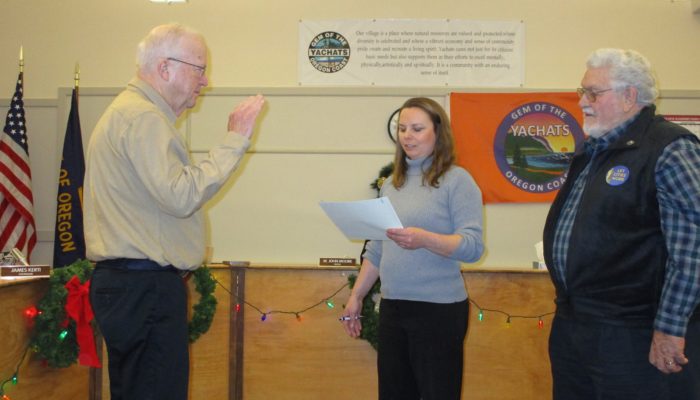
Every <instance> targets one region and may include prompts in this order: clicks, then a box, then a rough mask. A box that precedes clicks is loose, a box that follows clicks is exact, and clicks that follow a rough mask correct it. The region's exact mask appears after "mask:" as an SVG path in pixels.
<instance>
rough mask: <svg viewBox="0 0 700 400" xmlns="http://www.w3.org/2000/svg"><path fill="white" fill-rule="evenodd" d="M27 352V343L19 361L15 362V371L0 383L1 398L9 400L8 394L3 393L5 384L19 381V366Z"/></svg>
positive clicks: (14, 383)
mask: <svg viewBox="0 0 700 400" xmlns="http://www.w3.org/2000/svg"><path fill="white" fill-rule="evenodd" d="M28 352H29V345H27V348H26V349H24V352H23V353H22V357H21V358H20V359H19V362H18V363H17V367H15V372H14V374H12V376H11V377H10V378H8V379H5V380H4V381H2V383H0V396H2V400H11V399H10V397H9V396H8V395H6V394H5V385H7V384H8V383H12V384H13V385H16V384H17V382H19V367H20V366H21V365H22V363H23V362H24V359H25V357H27V353H28Z"/></svg>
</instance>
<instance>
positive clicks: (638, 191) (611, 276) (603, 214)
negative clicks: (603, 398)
mask: <svg viewBox="0 0 700 400" xmlns="http://www.w3.org/2000/svg"><path fill="white" fill-rule="evenodd" d="M654 113H655V107H654V106H649V107H646V108H644V109H643V110H642V111H641V112H640V114H639V116H638V117H637V119H636V120H635V121H633V122H632V123H631V125H630V126H629V127H628V128H627V130H626V131H625V132H623V133H622V135H621V136H620V138H619V139H618V140H617V141H616V142H614V143H612V144H611V145H610V146H609V147H608V148H607V149H606V150H604V151H602V152H600V154H597V155H596V156H595V159H594V160H593V161H592V162H593V164H592V165H591V169H590V171H589V174H588V180H587V182H586V184H585V189H584V193H583V196H582V198H581V203H580V204H579V209H578V212H577V214H576V218H575V221H574V226H573V230H572V233H571V241H570V242H569V243H570V244H569V250H568V254H567V266H566V287H564V285H563V284H562V282H560V281H559V277H558V276H557V274H556V273H555V271H553V268H550V275H551V277H552V281H553V282H554V286H555V288H556V294H557V298H556V300H555V302H556V303H557V313H558V314H561V315H563V316H566V315H569V316H572V317H575V318H577V319H582V320H585V319H589V320H595V321H605V322H609V323H613V324H617V325H630V326H650V325H651V324H652V322H653V320H654V317H655V315H656V310H657V306H658V300H659V298H660V296H661V290H662V287H663V281H664V272H665V267H666V261H667V258H668V252H667V249H666V244H665V242H664V236H663V233H662V232H661V223H660V215H659V204H658V201H657V199H656V183H655V167H656V163H657V160H658V158H659V156H660V155H661V153H662V152H663V150H664V148H665V147H666V146H667V145H668V144H669V143H671V142H672V141H674V140H676V139H677V138H679V137H680V136H687V135H689V136H692V137H694V135H693V134H692V133H690V132H688V131H687V130H685V129H684V128H682V127H680V126H678V125H676V124H674V123H672V122H668V121H666V120H665V119H664V118H663V117H660V116H655V115H654ZM589 159H590V157H589V156H588V155H586V154H585V152H577V154H576V155H575V156H574V158H573V160H572V163H571V165H570V167H569V172H568V177H567V179H566V182H565V183H564V185H563V187H562V188H561V190H560V191H559V193H558V194H557V197H556V199H555V200H554V202H553V203H552V207H551V208H550V211H549V215H548V216H547V221H546V224H545V229H544V245H545V261H546V263H547V265H554V264H553V260H552V243H553V239H554V231H555V228H556V224H557V220H558V218H559V215H560V213H561V208H562V207H563V205H564V202H565V200H566V198H567V196H568V195H569V192H570V191H571V188H572V186H573V183H574V182H575V181H576V178H577V177H578V176H579V174H580V173H581V171H582V170H583V169H584V168H585V166H586V164H587V163H588V161H589ZM614 171H617V174H613V172H614ZM611 175H615V176H611ZM621 182H623V183H621Z"/></svg>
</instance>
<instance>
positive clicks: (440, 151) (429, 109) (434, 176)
mask: <svg viewBox="0 0 700 400" xmlns="http://www.w3.org/2000/svg"><path fill="white" fill-rule="evenodd" d="M406 108H420V109H421V110H423V111H425V113H426V114H428V116H429V117H430V120H431V121H432V122H433V130H434V131H435V148H434V149H433V154H431V156H432V157H433V163H432V164H431V165H430V168H429V169H428V170H427V171H425V172H424V173H423V184H426V183H427V184H429V185H430V186H433V187H438V186H439V184H438V181H439V180H440V177H441V176H442V175H443V174H445V172H447V170H449V169H450V167H451V166H452V165H453V164H454V162H455V150H454V140H453V138H452V127H451V126H450V119H449V117H448V116H447V113H446V112H445V110H444V109H443V108H442V106H440V104H438V103H437V102H436V101H435V100H432V99H429V98H427V97H414V98H411V99H408V100H406V102H405V103H404V104H403V106H401V109H400V111H399V116H400V115H401V111H403V110H404V109H406ZM407 169H408V165H407V164H406V153H405V152H404V151H403V147H401V143H400V141H399V139H398V137H397V140H396V153H395V156H394V172H393V178H392V182H391V183H392V184H393V185H394V187H395V188H396V189H399V188H400V187H401V186H403V185H404V183H406V170H407Z"/></svg>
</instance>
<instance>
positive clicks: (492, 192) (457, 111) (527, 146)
mask: <svg viewBox="0 0 700 400" xmlns="http://www.w3.org/2000/svg"><path fill="white" fill-rule="evenodd" d="M450 114H451V116H450V118H451V120H452V129H453V132H454V137H455V146H456V149H457V163H458V164H459V165H461V166H462V167H464V168H465V169H466V170H467V171H469V173H470V174H471V175H472V176H473V177H474V179H475V180H476V183H477V184H478V185H479V187H480V188H481V192H482V193H483V197H484V203H508V202H530V203H535V202H551V201H552V200H553V199H554V196H556V194H557V191H558V190H559V188H560V187H561V185H562V183H563V182H564V180H565V179H566V171H567V169H568V165H569V162H570V161H571V157H572V156H573V154H574V151H575V150H576V148H577V147H578V146H579V145H581V144H582V143H583V140H584V135H583V130H582V129H581V125H582V122H581V121H582V118H581V112H580V109H579V107H578V95H577V94H576V93H575V92H561V93H452V94H450Z"/></svg>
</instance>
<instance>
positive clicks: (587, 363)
mask: <svg viewBox="0 0 700 400" xmlns="http://www.w3.org/2000/svg"><path fill="white" fill-rule="evenodd" d="M652 334H653V332H652V329H651V328H629V327H621V326H613V325H610V324H602V323H595V322H581V321H576V320H573V319H568V318H563V317H561V316H558V315H557V316H555V318H554V321H553V322H552V331H551V333H550V336H549V358H550V361H551V365H552V379H553V400H668V399H670V397H669V391H668V376H667V375H664V374H663V373H661V372H660V371H659V370H657V369H656V367H654V366H653V365H652V364H651V363H649V349H650V346H651V338H652Z"/></svg>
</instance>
